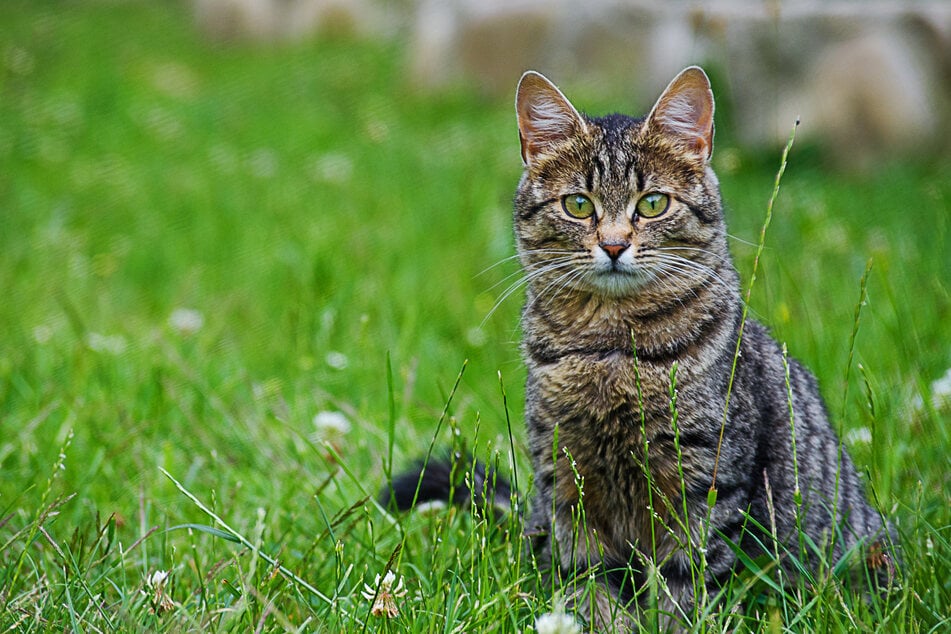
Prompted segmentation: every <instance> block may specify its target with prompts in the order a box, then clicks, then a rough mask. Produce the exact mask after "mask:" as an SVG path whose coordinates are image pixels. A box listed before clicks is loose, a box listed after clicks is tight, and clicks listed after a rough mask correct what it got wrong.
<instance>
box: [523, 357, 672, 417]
mask: <svg viewBox="0 0 951 634" xmlns="http://www.w3.org/2000/svg"><path fill="white" fill-rule="evenodd" d="M529 372H530V373H531V375H532V378H533V382H534V383H535V385H536V392H537V397H538V398H539V399H541V400H542V401H544V402H545V404H546V406H547V407H546V409H548V410H549V411H551V412H554V413H556V414H555V415H556V416H557V418H559V419H560V420H561V421H562V422H563V423H568V422H569V421H572V420H578V421H582V420H583V421H596V420H608V419H617V418H623V419H625V420H627V421H628V423H630V425H633V426H634V427H637V428H639V427H640V422H641V412H642V411H643V412H645V413H649V412H652V411H658V410H663V409H665V405H666V403H667V402H668V400H669V392H670V368H669V367H666V366H662V365H646V364H643V363H638V361H637V359H636V358H635V357H634V355H632V354H628V353H625V352H621V351H613V352H593V353H585V352H577V353H569V354H565V355H563V356H562V357H560V358H558V359H557V360H554V361H549V362H542V363H532V364H531V367H530V369H529Z"/></svg>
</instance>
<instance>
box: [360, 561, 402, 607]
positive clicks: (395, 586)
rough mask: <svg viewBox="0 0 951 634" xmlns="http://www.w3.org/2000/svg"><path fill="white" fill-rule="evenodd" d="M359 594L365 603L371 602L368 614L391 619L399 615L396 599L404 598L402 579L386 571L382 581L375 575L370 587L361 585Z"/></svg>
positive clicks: (390, 571)
mask: <svg viewBox="0 0 951 634" xmlns="http://www.w3.org/2000/svg"><path fill="white" fill-rule="evenodd" d="M394 582H395V583H394ZM360 594H361V595H362V596H363V598H364V599H366V600H367V601H373V606H372V607H371V608H370V614H372V615H373V616H385V617H386V618H388V619H392V618H394V617H395V616H396V615H397V614H399V608H397V607H396V599H398V598H400V597H404V596H406V589H405V588H404V587H403V579H402V578H401V577H397V576H396V575H395V574H393V571H392V570H387V571H386V575H385V576H384V577H383V581H380V575H377V576H376V578H375V579H374V580H373V585H372V586H371V585H370V584H367V583H365V584H363V590H362V591H361V592H360ZM374 597H375V598H374Z"/></svg>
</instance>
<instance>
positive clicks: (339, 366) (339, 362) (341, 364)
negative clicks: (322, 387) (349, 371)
mask: <svg viewBox="0 0 951 634" xmlns="http://www.w3.org/2000/svg"><path fill="white" fill-rule="evenodd" d="M324 361H325V362H326V363H327V365H329V366H330V367H332V368H333V369H334V370H345V369H346V368H347V366H348V365H350V359H348V358H347V355H345V354H344V353H342V352H337V351H336V350H331V351H330V352H328V353H327V356H325V357H324Z"/></svg>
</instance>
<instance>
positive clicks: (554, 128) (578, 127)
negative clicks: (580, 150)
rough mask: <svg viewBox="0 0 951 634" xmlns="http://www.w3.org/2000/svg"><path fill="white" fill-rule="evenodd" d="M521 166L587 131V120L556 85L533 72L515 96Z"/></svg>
mask: <svg viewBox="0 0 951 634" xmlns="http://www.w3.org/2000/svg"><path fill="white" fill-rule="evenodd" d="M515 114H516V115H517V116H518V136H519V140H520V141H521V143H522V163H524V164H525V165H531V164H532V163H533V162H535V161H536V160H537V159H538V158H539V157H541V156H544V155H546V154H548V155H551V154H552V153H553V152H554V151H555V150H556V148H557V147H558V146H559V145H561V144H563V143H564V142H565V141H568V140H569V139H571V138H572V137H575V136H577V135H578V134H581V133H583V132H584V131H585V128H586V126H585V122H584V119H583V118H582V117H581V115H580V114H578V111H577V110H575V107H574V106H572V105H571V102H570V101H568V99H567V98H566V97H565V95H564V94H562V92H561V91H560V90H558V87H557V86H555V84H553V83H551V82H550V81H548V79H547V78H546V77H545V76H544V75H542V74H541V73H536V72H535V71H533V70H530V71H528V72H526V73H525V74H524V75H522V79H521V80H520V81H519V82H518V90H517V91H516V95H515Z"/></svg>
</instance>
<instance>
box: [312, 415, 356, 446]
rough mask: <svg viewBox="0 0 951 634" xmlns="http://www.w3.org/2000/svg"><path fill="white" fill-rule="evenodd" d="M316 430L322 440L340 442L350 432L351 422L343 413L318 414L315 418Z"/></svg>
mask: <svg viewBox="0 0 951 634" xmlns="http://www.w3.org/2000/svg"><path fill="white" fill-rule="evenodd" d="M314 430H315V432H316V435H317V436H318V438H320V439H322V440H338V439H340V438H342V437H344V436H346V435H347V434H348V433H349V432H350V421H349V420H347V417H346V416H344V414H343V412H318V413H317V415H316V416H314Z"/></svg>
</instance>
